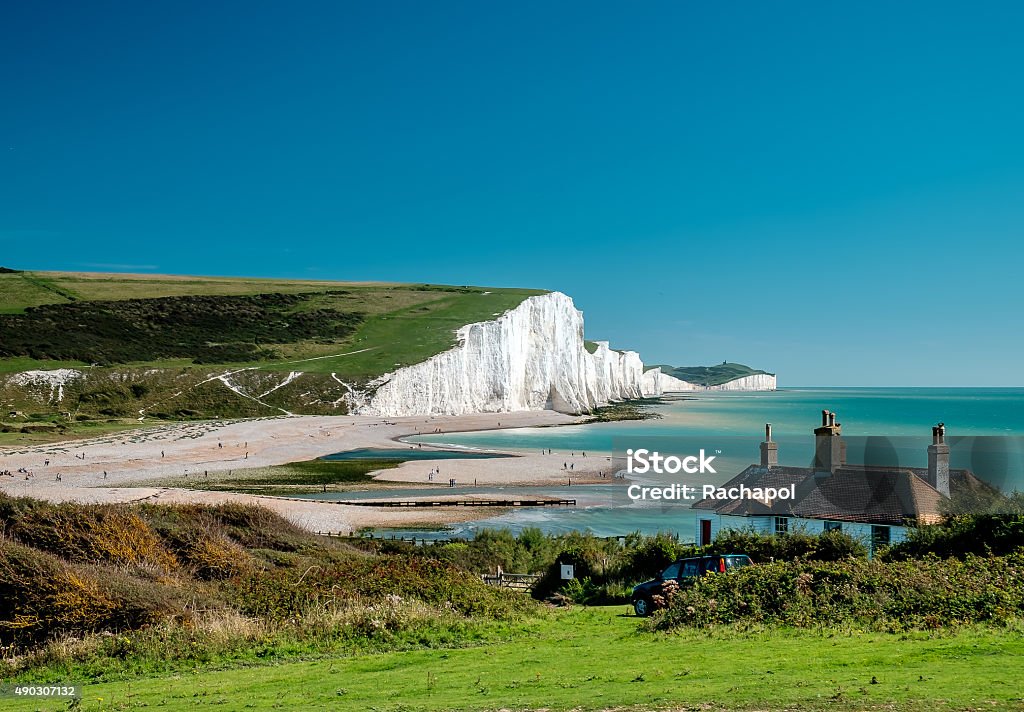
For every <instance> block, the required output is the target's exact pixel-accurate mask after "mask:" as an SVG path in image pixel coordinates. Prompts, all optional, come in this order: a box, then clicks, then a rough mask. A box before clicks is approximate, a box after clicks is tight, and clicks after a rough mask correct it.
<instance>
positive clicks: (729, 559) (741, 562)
mask: <svg viewBox="0 0 1024 712" xmlns="http://www.w3.org/2000/svg"><path fill="white" fill-rule="evenodd" d="M750 563H751V561H750V557H749V556H726V557H725V567H726V568H727V569H738V568H740V567H741V566H750Z"/></svg>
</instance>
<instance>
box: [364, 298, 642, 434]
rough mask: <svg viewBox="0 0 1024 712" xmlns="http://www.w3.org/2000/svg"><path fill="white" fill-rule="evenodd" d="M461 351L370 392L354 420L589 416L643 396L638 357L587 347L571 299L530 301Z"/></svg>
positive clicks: (472, 331)
mask: <svg viewBox="0 0 1024 712" xmlns="http://www.w3.org/2000/svg"><path fill="white" fill-rule="evenodd" d="M456 336H457V339H458V344H457V345H456V346H455V347H453V348H451V349H449V350H448V351H445V352H443V353H440V354H438V355H436V356H433V357H432V358H429V359H427V360H426V361H423V362H422V363H418V364H415V365H412V366H408V367H406V368H401V369H398V370H397V371H395V372H393V373H388V374H385V375H384V376H381V377H380V378H378V379H376V380H375V381H373V382H371V383H370V384H369V386H370V388H369V391H368V393H367V396H366V397H365V398H364V399H363V398H359V397H358V396H354V397H353V398H352V401H351V407H352V408H353V410H354V411H355V412H358V413H363V414H371V415H384V416H396V417H397V416H403V415H428V414H430V415H459V414H463V413H494V412H506V411H516V410H543V409H553V410H558V411H562V412H565V413H582V412H586V411H589V410H592V409H593V408H595V407H597V406H599V405H603V404H605V403H609V402H611V401H614V400H624V399H627V398H639V397H641V396H643V395H644V394H645V393H644V382H643V379H644V367H643V361H642V360H641V359H640V355H639V354H637V353H636V352H634V351H623V352H620V351H615V350H613V349H611V348H609V346H608V343H607V342H598V344H597V349H596V350H595V352H594V353H593V354H591V353H588V352H587V349H586V347H585V346H584V342H583V314H582V313H581V312H580V311H579V310H578V309H577V308H576V306H575V305H574V304H573V302H572V299H570V298H569V297H568V296H566V295H565V294H562V293H560V292H551V293H549V294H543V295H540V296H536V297H530V298H528V299H525V300H524V301H523V302H522V303H521V304H520V305H519V306H517V307H515V308H514V309H510V310H509V311H507V312H505V313H504V314H502V315H501V316H499V317H498V318H497V319H494V320H493V321H484V322H479V323H476V324H467V325H465V326H463V327H462V328H460V329H459V330H458V331H457V332H456Z"/></svg>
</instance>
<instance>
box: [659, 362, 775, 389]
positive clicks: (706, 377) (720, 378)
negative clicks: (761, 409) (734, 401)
mask: <svg viewBox="0 0 1024 712" xmlns="http://www.w3.org/2000/svg"><path fill="white" fill-rule="evenodd" d="M645 368H660V369H661V372H662V373H666V374H668V375H669V376H674V377H675V378H679V379H681V380H683V381H687V382H688V383H693V384H695V385H698V386H720V385H721V384H723V383H728V382H729V381H735V380H736V379H737V378H743V377H744V376H756V375H758V374H762V373H768V371H759V370H757V369H753V368H751V367H750V366H744V365H743V364H742V363H720V364H718V365H716V366H668V365H664V364H653V365H651V366H646V367H645ZM769 375H774V374H769Z"/></svg>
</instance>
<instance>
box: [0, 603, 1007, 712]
mask: <svg viewBox="0 0 1024 712" xmlns="http://www.w3.org/2000/svg"><path fill="white" fill-rule="evenodd" d="M628 610H629V609H628V608H627V607H625V606H613V607H599V608H574V609H571V610H568V611H565V610H562V611H558V612H555V613H552V614H550V615H548V616H544V617H541V618H538V619H536V620H530V621H528V622H524V623H521V624H516V625H513V626H512V627H511V629H508V627H502V628H501V629H500V631H498V630H497V629H496V631H497V632H496V633H494V634H492V635H486V636H484V639H485V641H486V642H483V643H482V644H479V645H477V646H473V647H460V648H452V649H429V650H408V651H403V652H388V653H380V654H365V653H363V654H353V655H351V656H347V657H330V658H322V659H313V660H297V661H287V662H285V661H277V662H272V663H268V664H265V665H254V666H251V667H241V668H230V669H218V666H217V665H216V664H213V665H210V666H207V667H203V668H202V669H192V670H175V671H173V672H170V673H167V674H155V675H153V676H147V677H134V678H130V679H124V680H116V681H115V680H110V681H105V682H98V683H95V684H87V685H86V686H85V694H84V697H83V699H82V702H81V706H80V709H84V710H128V709H142V708H155V709H169V710H172V709H194V708H207V707H209V708H215V709H232V710H233V709H309V710H321V709H322V710H327V709H331V710H381V711H391V712H399V711H407V710H410V711H411V710H499V709H514V710H537V709H549V710H608V709H615V710H661V709H672V710H678V709H700V710H765V709H771V710H775V709H792V710H922V711H924V710H928V711H929V712H932V711H936V710H968V709H975V710H976V709H985V710H1002V709H1021V707H1022V706H1024V693H1022V690H1021V687H1020V682H1019V681H1020V680H1021V679H1022V677H1024V638H1022V636H1021V631H1020V630H1019V629H992V628H968V629H961V630H957V631H952V632H949V631H947V632H941V633H916V634H907V635H892V634H875V633H863V632H858V631H848V632H843V633H837V632H828V633H817V632H807V631H792V630H780V631H767V630H766V631H755V632H737V631H734V630H731V629H728V628H720V629H713V630H711V631H707V632H693V631H690V632H685V633H678V634H672V635H665V634H654V633H648V632H643V631H642V630H638V627H639V621H638V619H637V618H635V617H633V616H632V615H630V613H629V612H628ZM40 682H42V680H40ZM29 708H32V709H41V710H57V709H66V708H67V707H66V704H63V703H62V704H56V703H37V704H34V705H29V706H26V705H24V704H22V705H20V706H18V705H16V704H15V703H13V702H10V701H7V702H5V703H0V709H11V710H14V709H29Z"/></svg>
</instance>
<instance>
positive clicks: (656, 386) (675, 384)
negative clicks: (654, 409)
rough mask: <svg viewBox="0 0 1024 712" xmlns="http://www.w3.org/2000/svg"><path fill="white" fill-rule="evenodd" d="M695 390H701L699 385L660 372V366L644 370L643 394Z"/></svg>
mask: <svg viewBox="0 0 1024 712" xmlns="http://www.w3.org/2000/svg"><path fill="white" fill-rule="evenodd" d="M697 390H701V386H697V385H694V384H693V383H690V382H689V381H684V380H682V379H681V378H676V377H675V376H670V375H668V374H667V373H662V371H661V369H660V368H652V369H650V370H649V371H644V395H661V394H662V393H682V392H685V391H697Z"/></svg>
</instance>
